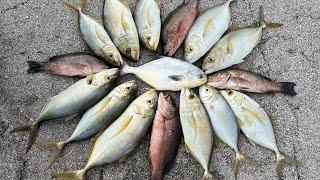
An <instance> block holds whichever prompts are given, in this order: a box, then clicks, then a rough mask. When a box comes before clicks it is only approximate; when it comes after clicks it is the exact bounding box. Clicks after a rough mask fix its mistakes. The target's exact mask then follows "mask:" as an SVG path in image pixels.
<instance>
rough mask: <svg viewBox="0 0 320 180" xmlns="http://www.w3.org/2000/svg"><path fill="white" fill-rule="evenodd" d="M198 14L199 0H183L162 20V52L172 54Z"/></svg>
mask: <svg viewBox="0 0 320 180" xmlns="http://www.w3.org/2000/svg"><path fill="white" fill-rule="evenodd" d="M198 14H199V0H189V1H188V2H186V1H183V2H182V4H180V6H179V7H178V8H177V9H176V10H174V11H172V12H171V13H170V14H169V15H168V16H167V18H166V20H165V21H164V25H163V29H162V41H163V44H164V48H163V53H164V55H166V56H173V54H174V53H175V52H176V51H177V50H178V48H179V47H180V46H181V44H182V43H183V41H184V39H185V38H186V36H187V34H188V31H189V29H190V28H191V26H192V24H193V22H194V20H195V19H196V18H197V16H198Z"/></svg>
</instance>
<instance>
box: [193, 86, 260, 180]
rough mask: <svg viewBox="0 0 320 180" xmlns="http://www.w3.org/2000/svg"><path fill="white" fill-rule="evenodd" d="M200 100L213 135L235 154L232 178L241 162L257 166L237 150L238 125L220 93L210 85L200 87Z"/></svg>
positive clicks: (236, 173) (237, 171)
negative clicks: (207, 116)
mask: <svg viewBox="0 0 320 180" xmlns="http://www.w3.org/2000/svg"><path fill="white" fill-rule="evenodd" d="M199 94H200V99H201V101H202V103H203V105H204V107H205V109H206V110H207V113H208V115H209V118H210V121H211V125H212V127H213V131H214V133H215V134H216V135H217V136H218V137H219V139H221V140H222V141H223V142H224V143H226V144H227V145H228V146H230V147H231V148H232V149H233V150H234V151H235V152H236V162H235V170H234V176H235V179H237V175H238V173H239V168H240V165H241V162H242V161H245V162H248V163H249V164H252V165H255V166H256V165H257V163H255V162H254V161H253V160H251V159H250V158H248V157H246V156H245V155H243V154H242V153H241V152H240V151H239V148H238V125H237V120H236V117H235V115H234V113H233V111H232V109H231V107H230V105H229V104H228V102H227V101H226V100H225V99H224V98H223V96H222V95H221V94H220V92H219V91H218V90H216V89H214V88H213V87H211V86H210V85H207V84H205V85H202V86H201V87H200V89H199Z"/></svg>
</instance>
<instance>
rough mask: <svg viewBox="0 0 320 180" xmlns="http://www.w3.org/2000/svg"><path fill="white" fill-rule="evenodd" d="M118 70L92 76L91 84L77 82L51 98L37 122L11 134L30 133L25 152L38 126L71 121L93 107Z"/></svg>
mask: <svg viewBox="0 0 320 180" xmlns="http://www.w3.org/2000/svg"><path fill="white" fill-rule="evenodd" d="M118 72H119V70H118V68H112V69H107V70H104V71H101V72H99V73H97V74H94V75H93V80H92V83H91V84H87V80H86V78H83V79H81V80H79V81H77V82H76V83H75V84H73V85H72V86H70V87H68V88H67V89H66V90H64V91H62V92H60V93H59V94H57V95H55V96H54V97H52V98H51V99H50V100H49V101H48V102H47V104H46V105H45V106H44V108H43V109H42V111H41V113H40V115H39V116H38V118H37V120H36V121H34V122H33V123H31V124H28V125H23V126H19V127H17V128H15V129H13V130H11V131H10V132H11V133H15V132H20V131H30V136H29V141H28V145H27V152H28V151H29V150H30V148H31V146H32V145H33V143H34V142H35V139H36V136H37V133H38V129H39V127H40V125H41V124H42V123H43V122H45V121H49V120H57V119H71V118H74V117H76V116H78V115H79V114H81V113H82V112H84V111H85V110H87V109H89V108H90V107H91V106H93V105H95V104H96V103H97V102H99V100H100V99H102V98H103V97H104V96H105V95H106V94H107V93H108V91H109V90H110V88H111V87H112V85H113V82H114V80H115V79H116V78H117V77H118Z"/></svg>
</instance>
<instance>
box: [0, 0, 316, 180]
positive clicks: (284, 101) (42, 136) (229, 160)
mask: <svg viewBox="0 0 320 180" xmlns="http://www.w3.org/2000/svg"><path fill="white" fill-rule="evenodd" d="M180 2H181V0H179V1H177V0H171V1H169V0H162V1H161V13H162V18H164V17H165V16H166V15H167V14H168V13H169V12H170V11H172V10H173V9H174V8H175V7H177V6H178V4H180ZM200 2H201V11H204V10H205V9H207V8H209V7H213V6H215V5H217V4H220V3H222V2H223V0H216V1H210V0H201V1H200ZM260 5H263V6H264V7H265V10H266V17H267V19H268V20H270V21H274V22H282V23H284V24H285V26H283V27H282V28H279V29H270V30H269V29H268V30H265V31H264V35H263V38H264V39H265V41H264V42H263V43H261V44H260V45H259V46H258V47H257V48H256V49H255V50H254V51H253V52H252V53H251V54H250V55H249V56H248V57H247V58H246V61H245V62H244V63H242V64H241V65H239V66H238V67H241V68H244V69H248V70H252V71H255V72H259V73H261V74H263V75H266V76H269V77H270V78H272V79H274V80H277V81H293V82H295V83H296V84H297V87H296V90H297V92H298V95H297V96H295V97H289V96H285V95H282V94H274V95H250V96H251V97H253V98H254V99H255V100H257V101H258V102H259V103H260V104H261V105H262V106H263V107H264V108H265V110H266V111H267V112H268V113H269V114H271V115H272V117H274V119H275V120H274V125H275V132H276V137H277V140H278V145H279V148H280V150H281V151H282V152H283V153H285V154H287V155H290V156H292V157H294V158H296V159H297V160H298V161H300V162H301V163H302V166H301V167H298V168H297V167H293V166H286V168H285V172H284V174H285V179H307V180H311V179H319V177H320V173H319V169H320V155H319V152H320V148H319V144H320V141H319V135H320V132H319V128H320V124H319V123H320V122H319V119H320V116H319V111H320V106H319V96H320V93H319V92H320V88H319V86H320V82H319V73H320V72H319V71H320V70H319V69H320V67H319V58H320V45H319V44H320V43H319V42H320V31H319V29H320V25H319V23H320V12H319V9H320V3H319V1H318V0H291V1H286V0H269V1H262V0H259V1H257V0H238V1H237V2H234V3H232V5H231V6H232V14H233V20H234V21H236V22H238V23H239V24H240V25H241V26H248V25H252V24H254V23H256V22H257V20H258V9H259V6H260ZM85 12H86V13H88V14H90V15H92V16H95V17H99V15H100V12H101V3H99V2H98V1H97V0H90V1H89V2H88V5H87V7H86V8H85ZM0 15H1V16H0V52H1V53H0V59H1V63H0V67H1V70H0V80H1V86H0V87H1V97H0V98H1V104H0V108H1V109H0V179H10V180H11V179H12V180H13V179H35V180H38V179H50V178H49V177H50V175H52V174H53V173H56V172H61V171H66V170H76V169H79V168H82V167H84V165H85V162H86V160H87V158H88V152H89V151H90V147H91V145H92V142H90V140H88V141H83V142H77V143H73V144H70V145H69V146H67V148H66V149H65V151H64V153H63V156H62V157H61V158H60V159H59V160H58V161H57V162H56V164H54V166H53V167H52V168H51V169H49V170H48V171H46V172H43V168H44V166H45V164H46V163H47V160H48V157H49V156H50V155H51V152H50V150H48V149H43V148H39V147H37V146H36V145H35V146H33V148H32V149H31V151H30V152H29V153H28V154H25V148H26V141H27V137H28V136H27V135H28V134H26V133H20V134H13V135H12V134H9V131H10V130H11V129H12V128H13V127H15V126H18V125H21V124H25V123H30V122H32V121H33V120H34V119H36V118H37V116H38V114H39V112H40V110H41V108H42V107H43V106H44V105H45V103H46V102H47V100H48V99H49V98H50V97H52V96H54V95H55V94H57V93H59V92H60V91H62V90H64V89H65V88H67V87H68V86H70V85H71V84H72V83H73V82H75V81H76V80H77V79H76V78H66V77H58V76H53V75H49V74H35V75H28V74H27V73H26V71H27V63H26V61H28V60H35V61H43V60H46V59H47V58H49V57H51V56H54V55H58V54H63V53H69V52H78V51H88V48H87V47H86V45H85V44H84V42H83V41H82V40H81V37H80V36H79V35H78V34H77V30H76V27H77V13H76V12H75V11H74V10H71V9H68V8H66V7H64V6H62V5H61V4H60V3H59V2H58V1H57V0H52V1H42V0H32V1H31V0H15V1H12V0H1V2H0ZM142 54H143V55H142V57H143V58H142V59H141V62H140V64H141V63H143V62H147V61H149V60H150V58H148V57H147V56H148V55H147V54H148V53H147V52H146V51H145V50H143V53H142ZM178 54H179V53H178ZM130 78H132V77H130V76H129V77H128V76H127V77H125V78H121V80H122V81H123V80H124V79H130ZM140 93H141V91H140ZM76 124H77V120H74V121H71V122H68V123H66V122H63V121H51V122H47V123H44V124H43V126H42V127H41V129H40V133H39V136H38V140H54V141H59V140H65V139H66V138H68V137H69V136H70V135H71V133H72V131H73V129H74V128H75V126H76ZM149 139H150V132H149V133H148V135H147V136H146V137H145V138H144V139H143V141H142V143H140V144H139V145H138V147H137V148H136V150H135V151H134V152H133V154H132V155H131V156H130V157H129V158H128V159H127V161H125V162H122V163H119V162H116V163H113V164H109V165H106V166H104V167H98V168H94V169H92V170H90V171H89V172H88V174H87V176H86V177H87V178H88V179H134V178H135V179H147V178H148V177H149V174H150V169H149V166H148V161H147V150H148V145H149ZM239 146H240V149H241V151H242V152H244V153H245V154H247V155H249V156H251V157H253V158H254V159H255V160H257V161H259V162H260V163H261V164H262V167H261V168H260V169H255V168H252V167H250V166H243V167H242V168H241V173H240V175H239V179H276V176H275V155H274V153H273V152H271V151H269V150H267V149H265V148H262V147H254V146H252V145H251V144H250V143H249V142H248V140H246V139H245V138H244V136H243V134H241V135H240V140H239ZM213 149H214V150H213V156H212V158H211V164H210V170H212V171H213V172H214V173H215V174H217V175H218V176H219V177H220V178H223V179H232V178H233V167H234V166H233V162H234V159H235V154H234V152H233V151H232V150H231V149H230V148H229V147H227V145H225V144H223V143H221V142H219V141H216V142H215V144H214V148H213ZM202 174H203V170H202V168H201V167H200V165H199V164H198V163H197V162H196V160H194V159H193V158H192V157H191V156H190V155H188V154H187V153H186V152H185V149H184V143H183V142H182V143H181V146H180V150H179V153H178V156H177V160H176V163H175V164H174V166H173V168H172V170H171V171H170V172H169V173H168V174H166V175H165V176H164V178H165V179H200V178H201V177H202Z"/></svg>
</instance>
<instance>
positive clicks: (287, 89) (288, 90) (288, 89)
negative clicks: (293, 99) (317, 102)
mask: <svg viewBox="0 0 320 180" xmlns="http://www.w3.org/2000/svg"><path fill="white" fill-rule="evenodd" d="M295 85H296V84H295V83H293V82H281V92H283V93H285V94H288V95H290V96H295V95H297V93H296V91H295V90H294V86H295Z"/></svg>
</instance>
